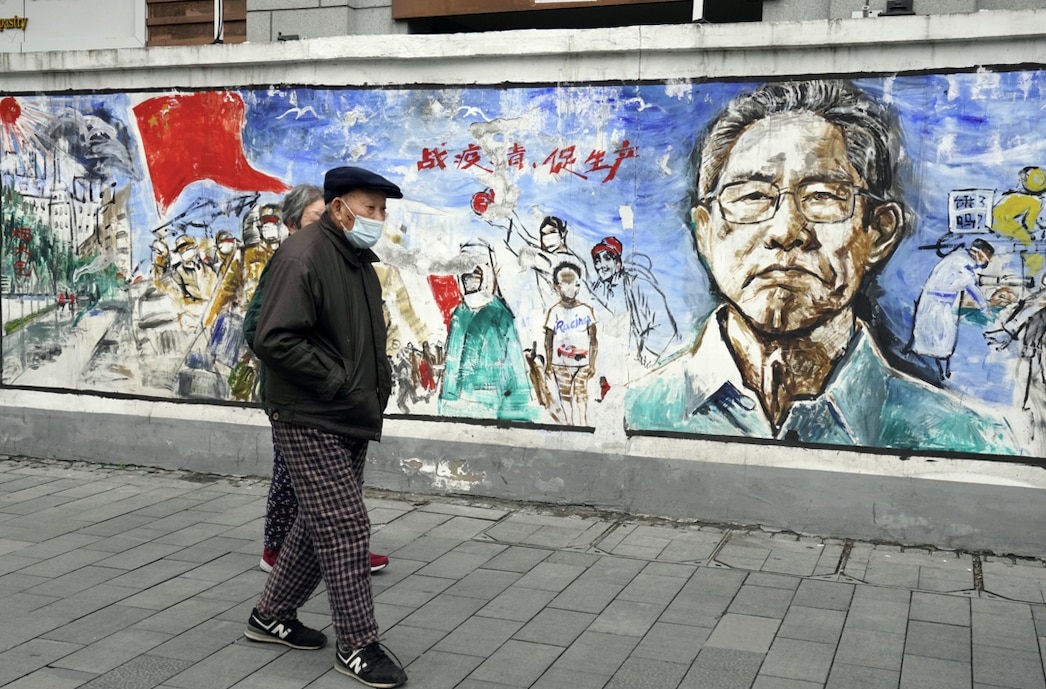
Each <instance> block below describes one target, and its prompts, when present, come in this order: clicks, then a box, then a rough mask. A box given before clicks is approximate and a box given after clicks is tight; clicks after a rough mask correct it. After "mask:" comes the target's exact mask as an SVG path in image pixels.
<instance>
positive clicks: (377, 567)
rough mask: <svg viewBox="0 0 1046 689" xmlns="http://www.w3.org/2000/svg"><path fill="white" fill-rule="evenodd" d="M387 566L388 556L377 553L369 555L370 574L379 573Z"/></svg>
mask: <svg viewBox="0 0 1046 689" xmlns="http://www.w3.org/2000/svg"><path fill="white" fill-rule="evenodd" d="M388 566H389V556H388V555H378V554H377V553H371V554H370V571H371V572H372V573H373V572H380V571H381V570H383V569H385V568H386V567H388Z"/></svg>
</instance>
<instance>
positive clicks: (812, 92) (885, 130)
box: [687, 80, 903, 211]
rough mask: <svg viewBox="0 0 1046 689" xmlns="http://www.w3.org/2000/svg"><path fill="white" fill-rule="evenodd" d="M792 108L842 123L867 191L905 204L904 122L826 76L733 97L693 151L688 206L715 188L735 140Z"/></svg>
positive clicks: (852, 161) (850, 157)
mask: <svg viewBox="0 0 1046 689" xmlns="http://www.w3.org/2000/svg"><path fill="white" fill-rule="evenodd" d="M787 112H810V113H813V114H814V115H818V116H819V117H822V118H824V120H825V121H826V122H828V123H829V124H831V125H834V126H836V127H838V128H839V131H840V132H841V133H842V135H843V140H844V141H845V142H846V157H847V159H848V160H849V161H850V164H851V165H853V167H854V169H855V170H856V171H857V172H858V174H860V175H861V179H862V180H863V181H864V184H865V186H866V187H867V189H868V191H869V192H870V193H871V194H872V195H873V196H874V197H876V198H878V199H879V200H881V201H894V202H895V203H898V205H900V206H901V207H902V208H903V204H902V203H901V201H900V191H899V189H898V188H897V158H898V152H899V148H900V142H899V140H898V139H899V132H900V125H899V124H898V123H897V116H896V114H895V113H894V112H893V110H892V109H890V108H888V107H887V106H886V105H884V104H882V103H878V102H876V101H874V100H872V99H871V98H870V97H869V96H868V95H867V94H866V93H865V92H864V91H862V90H861V89H859V88H857V87H856V86H854V85H853V84H851V83H850V82H847V81H836V80H831V81H827V80H824V81H793V82H785V83H771V84H763V85H762V86H760V87H759V88H757V89H756V90H755V91H752V92H750V93H745V94H742V95H740V96H738V97H736V98H735V99H734V100H732V101H731V102H730V103H729V104H728V105H727V106H726V108H724V110H723V111H722V112H721V113H720V114H719V116H718V117H717V118H716V119H715V120H713V121H712V124H711V125H710V126H709V128H708V131H707V133H706V134H705V136H704V137H703V139H702V140H700V141H698V142H697V144H696V145H695V146H694V149H693V151H692V152H691V155H690V172H691V175H692V177H691V179H692V180H693V186H692V187H691V192H690V198H689V202H690V203H689V205H688V208H687V210H688V211H689V209H690V208H694V207H696V206H697V205H699V204H700V203H702V202H703V201H704V200H705V199H706V198H708V196H710V195H712V194H713V193H714V192H715V190H716V188H717V187H718V186H719V180H720V178H721V176H722V174H723V169H724V168H725V167H726V163H727V160H728V159H729V158H730V153H731V151H732V150H733V147H734V144H735V143H737V140H738V139H739V138H740V137H741V135H742V134H743V133H744V132H745V130H746V129H747V128H748V127H750V126H751V125H752V124H754V123H756V122H758V121H759V120H762V119H766V118H768V117H770V116H772V115H778V114H781V113H787Z"/></svg>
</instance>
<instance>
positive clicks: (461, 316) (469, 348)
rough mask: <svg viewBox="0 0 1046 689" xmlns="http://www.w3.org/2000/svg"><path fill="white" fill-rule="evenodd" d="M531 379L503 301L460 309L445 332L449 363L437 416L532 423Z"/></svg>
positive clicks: (460, 306)
mask: <svg viewBox="0 0 1046 689" xmlns="http://www.w3.org/2000/svg"><path fill="white" fill-rule="evenodd" d="M530 390H531V386H530V377H529V376H528V375H527V363H526V360H525V359H524V358H523V348H522V347H521V346H520V344H519V335H518V334H517V333H516V322H515V316H513V315H512V311H510V310H509V308H508V306H507V305H506V304H505V302H504V301H502V299H501V298H500V297H495V298H494V299H493V301H491V302H490V303H488V304H487V305H486V306H484V307H482V308H480V309H478V310H476V311H473V310H472V309H471V308H469V307H468V306H466V305H465V304H461V305H459V306H458V307H457V308H456V309H454V312H453V313H452V314H451V317H450V324H449V326H448V328H447V360H446V366H445V368H444V378H443V390H442V392H441V393H440V399H439V413H440V415H444V416H462V417H470V418H484V419H501V420H504V421H534V420H535V419H537V409H536V408H535V407H534V406H533V405H532V404H531V397H530Z"/></svg>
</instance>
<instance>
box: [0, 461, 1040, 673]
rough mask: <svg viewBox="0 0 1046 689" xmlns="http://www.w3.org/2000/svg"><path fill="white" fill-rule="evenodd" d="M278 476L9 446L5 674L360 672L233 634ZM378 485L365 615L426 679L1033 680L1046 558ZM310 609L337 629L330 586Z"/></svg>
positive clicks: (0, 630) (261, 578) (0, 489)
mask: <svg viewBox="0 0 1046 689" xmlns="http://www.w3.org/2000/svg"><path fill="white" fill-rule="evenodd" d="M267 487H268V484H267V482H266V481H264V480H261V479H240V478H225V477H216V476H200V475H193V474H188V473H181V472H167V471H151V470H145V469H140V468H119V467H111V466H97V465H91V464H83V463H65V462H50V461H48V462H41V461H33V460H28V459H23V458H7V457H2V456H0V555H2V557H0V606H2V607H0V686H4V687H9V688H10V689H72V688H73V687H85V688H89V689H149V688H152V687H163V688H165V689H175V688H177V689H226V688H227V687H235V688H236V689H244V688H247V687H251V688H258V689H300V688H302V687H309V689H327V688H333V687H342V688H345V687H350V686H361V685H358V684H356V683H355V682H353V681H352V680H351V679H349V678H346V677H344V676H343V675H340V674H338V673H336V672H334V670H333V668H332V664H333V659H334V651H333V650H332V648H330V647H328V648H327V649H324V650H322V651H292V650H289V649H282V647H281V648H274V647H272V645H268V644H257V643H253V642H250V641H248V640H246V639H245V638H244V637H243V629H244V624H245V622H246V620H247V616H248V614H249V613H250V610H251V607H252V606H253V603H254V601H255V599H256V597H257V595H258V593H259V592H260V591H261V588H262V585H263V584H264V582H265V576H266V575H265V574H263V573H262V572H261V571H260V570H259V569H258V566H257V564H258V557H259V554H260V549H261V532H262V518H263V514H264V510H265V495H266V490H267ZM368 505H369V506H370V509H371V518H372V521H373V523H374V543H373V545H374V550H375V551H377V552H385V553H388V554H390V556H391V557H392V564H391V565H390V567H389V568H388V569H387V570H385V571H384V572H381V573H379V574H376V575H374V580H373V581H374V592H375V601H376V605H377V614H378V621H379V623H380V625H381V628H382V630H383V640H384V641H385V643H386V644H387V645H388V646H389V647H390V648H391V649H392V650H393V652H395V653H396V654H397V655H398V656H399V658H400V660H401V661H403V663H404V664H405V665H406V668H407V672H408V674H409V675H410V678H411V679H410V681H409V682H408V684H407V686H408V687H414V688H415V689H443V688H447V689H449V688H452V687H454V688H457V689H480V688H484V689H509V688H518V687H533V688H535V689H598V688H605V689H643V688H646V687H651V688H657V689H662V688H665V689H674V688H676V687H679V688H682V689H735V688H737V689H746V688H748V687H752V688H753V689H815V688H817V687H830V688H832V689H879V688H880V687H881V688H884V689H885V688H891V689H897V688H898V687H901V688H904V689H963V688H970V689H973V688H979V689H988V688H990V687H996V688H997V687H1013V688H1017V689H1034V688H1037V687H1042V688H1044V689H1046V683H1044V674H1043V655H1042V647H1043V645H1044V644H1046V606H1044V598H1043V596H1044V590H1046V568H1044V563H1043V560H1042V559H1036V560H1030V559H1024V560H1014V559H1012V558H1007V557H1001V556H993V555H983V554H982V555H977V554H970V553H957V552H944V551H937V550H932V549H925V548H901V547H897V546H888V545H876V544H871V543H861V542H849V541H841V540H833V539H823V538H816V537H808V536H803V537H799V536H796V535H795V534H789V533H769V532H766V531H761V530H742V529H736V530H735V529H730V528H725V527H710V526H702V525H694V524H678V523H665V522H658V521H654V520H645V519H638V518H627V517H624V516H613V515H600V514H594V513H587V512H582V511H577V512H573V513H567V512H565V511H562V510H552V509H537V508H534V507H530V506H527V507H523V506H518V505H505V504H495V503H493V502H490V501H481V500H459V499H437V498H430V497H425V498H420V497H418V496H408V495H392V494H378V493H375V492H370V493H369V494H368ZM1044 550H1046V546H1044ZM1043 555H1044V556H1046V552H1044V553H1043ZM300 616H301V619H302V620H303V621H304V622H306V623H307V624H309V625H310V626H315V627H319V628H324V629H325V631H326V632H327V634H328V636H332V631H331V629H330V615H329V610H328V608H327V601H326V597H325V595H324V594H323V592H322V589H321V591H320V592H319V593H318V594H317V595H316V597H315V598H313V599H312V600H311V601H310V602H309V604H308V605H307V606H306V607H305V608H304V609H303V610H302V612H301V615H300Z"/></svg>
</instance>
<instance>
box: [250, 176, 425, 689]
mask: <svg viewBox="0 0 1046 689" xmlns="http://www.w3.org/2000/svg"><path fill="white" fill-rule="evenodd" d="M323 190H324V202H325V203H326V206H327V207H326V211H325V212H324V214H323V216H322V217H321V218H320V220H319V221H318V222H317V223H315V224H313V225H310V226H309V227H306V228H303V229H302V230H301V231H299V232H297V233H295V234H294V235H292V236H291V237H289V238H288V239H287V240H286V241H285V242H284V244H283V246H282V247H281V249H280V251H279V252H278V253H277V254H276V255H275V256H274V257H273V258H272V260H271V265H270V266H269V269H268V275H267V278H266V280H267V283H268V286H267V288H266V297H265V300H264V301H263V303H262V306H261V312H260V313H259V316H258V326H257V332H256V335H255V339H254V349H255V353H256V354H257V355H258V357H259V358H260V359H261V360H262V362H263V363H264V364H265V366H266V381H265V406H266V412H267V413H268V415H269V420H270V422H271V423H272V429H273V435H274V437H275V438H276V439H277V441H278V443H279V445H280V449H281V451H282V452H283V455H284V459H285V460H286V463H287V469H288V471H289V473H290V476H291V483H292V485H293V486H294V492H295V495H296V496H297V497H298V505H299V512H298V518H297V519H296V520H295V522H294V525H293V526H292V527H291V531H290V533H289V534H288V535H287V539H286V540H285V541H284V544H283V548H282V550H281V552H280V557H279V558H278V559H277V560H276V564H275V566H274V568H273V571H272V574H271V575H270V576H269V580H268V582H267V583H266V585H265V589H264V591H263V592H262V595H261V597H260V598H259V599H258V602H257V605H256V607H255V609H254V610H253V611H252V613H251V616H250V619H249V621H248V623H247V629H246V631H245V632H244V633H245V635H246V636H247V638H249V639H252V640H254V641H262V642H268V643H279V644H283V645H285V646H290V647H291V648H303V649H319V648H322V647H323V646H324V645H325V644H326V637H325V636H324V635H323V634H322V633H321V632H319V631H316V630H313V629H309V628H307V627H305V626H304V625H303V624H302V623H301V622H299V621H298V620H297V610H298V608H300V607H301V606H302V605H303V604H304V603H305V602H306V601H307V600H308V598H309V597H310V596H311V595H312V592H313V591H314V590H315V589H316V586H317V585H318V584H319V582H320V580H321V579H322V580H323V581H325V582H326V585H327V596H328V599H329V600H330V606H331V618H332V622H333V624H334V631H335V633H336V635H337V653H336V656H335V669H336V670H338V671H339V672H341V673H343V674H346V675H349V676H351V677H353V678H354V679H357V680H359V681H360V682H362V683H363V684H365V685H367V686H370V687H398V686H400V685H401V684H403V683H404V682H406V681H407V675H406V673H405V672H404V671H403V669H402V668H400V667H399V665H398V664H397V663H395V662H394V661H393V660H392V659H390V658H389V657H388V655H386V653H385V651H384V649H383V648H382V646H381V644H380V643H379V642H378V625H377V622H376V620H375V618H374V601H373V598H372V594H371V581H370V561H369V552H370V519H369V518H368V516H367V510H366V507H365V506H364V504H363V469H364V464H365V462H366V456H367V445H368V443H369V441H371V440H380V439H381V427H382V412H383V410H384V409H385V405H386V403H387V402H388V399H389V394H390V392H391V388H392V373H391V369H390V365H389V362H388V358H387V357H386V356H385V321H384V314H383V310H382V299H381V285H380V283H379V281H378V277H377V274H376V273H375V271H374V267H373V265H372V264H373V263H374V262H376V261H377V260H378V257H377V256H376V255H375V254H374V252H372V251H371V247H373V246H374V244H375V243H376V242H377V241H378V238H379V237H380V236H381V233H382V226H383V224H384V221H385V201H386V199H388V198H395V199H398V198H403V193H402V192H401V191H400V189H399V187H397V186H396V185H395V184H393V183H392V182H390V181H389V180H387V179H385V178H384V177H381V176H380V175H377V174H375V173H373V172H370V171H368V170H364V169H361V168H355V167H339V168H335V169H333V170H330V171H328V172H327V175H326V177H325V179H324V186H323Z"/></svg>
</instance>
